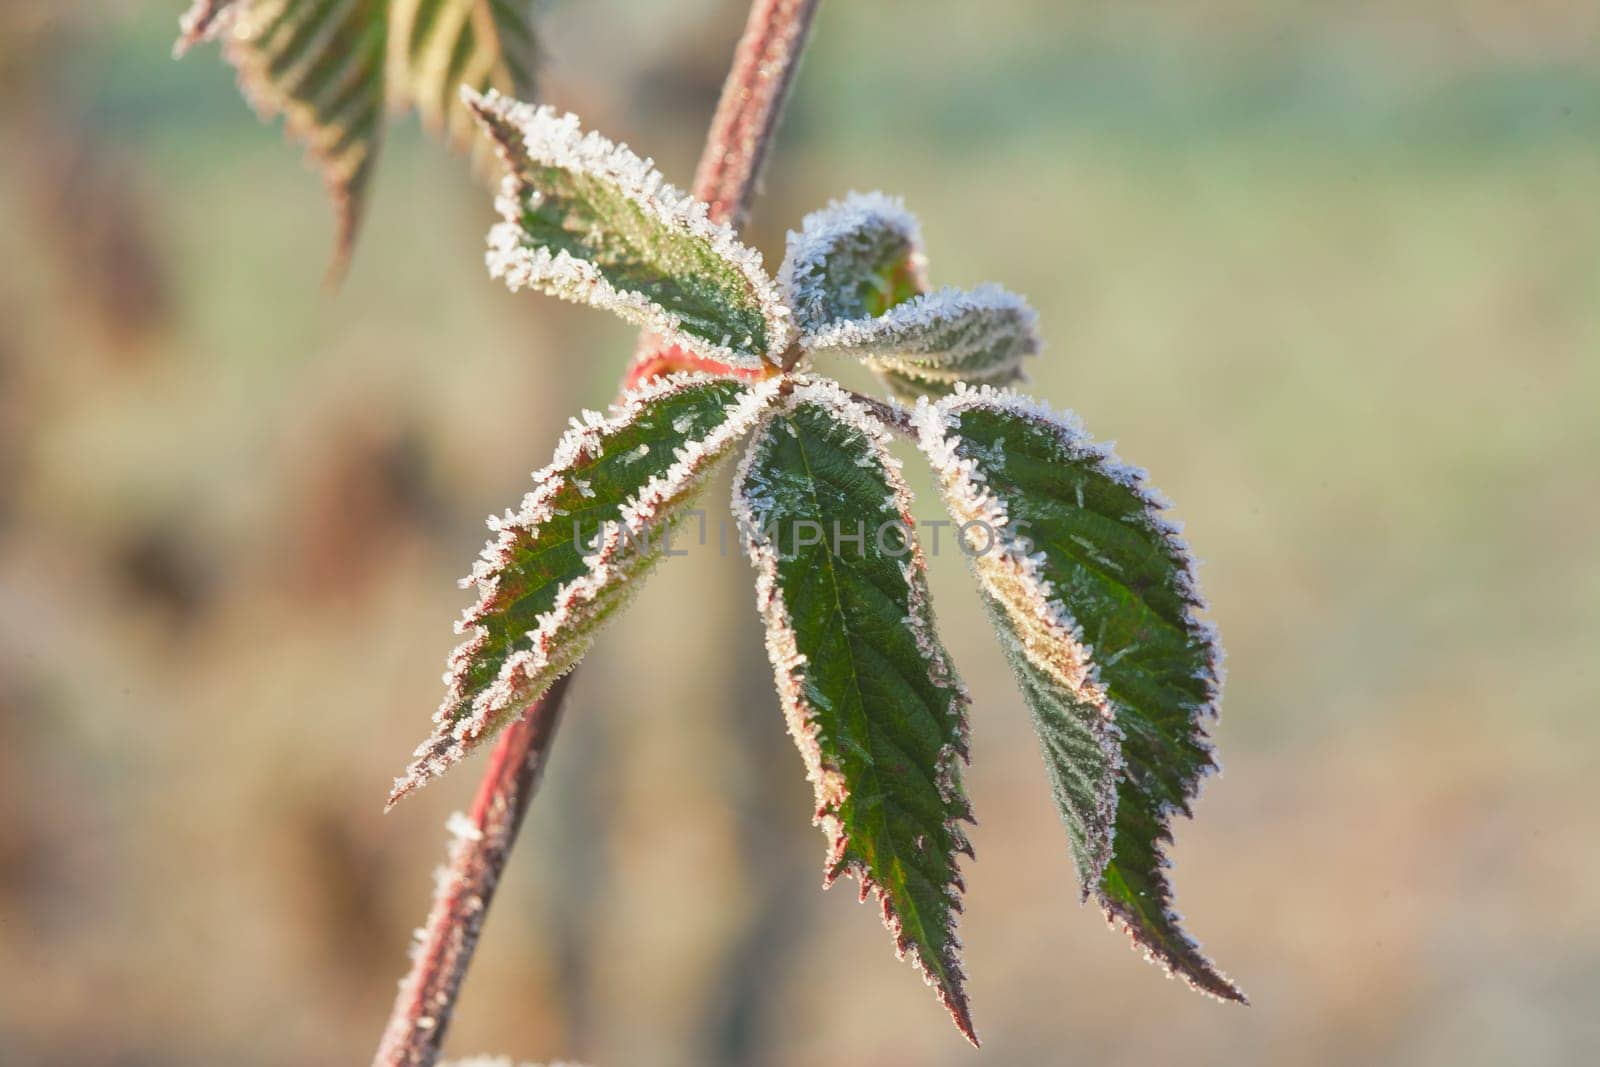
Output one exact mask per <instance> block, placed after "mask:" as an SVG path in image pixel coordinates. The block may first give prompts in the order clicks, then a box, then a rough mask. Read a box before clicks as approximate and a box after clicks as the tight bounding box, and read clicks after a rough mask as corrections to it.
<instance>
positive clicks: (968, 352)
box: [800, 285, 1039, 393]
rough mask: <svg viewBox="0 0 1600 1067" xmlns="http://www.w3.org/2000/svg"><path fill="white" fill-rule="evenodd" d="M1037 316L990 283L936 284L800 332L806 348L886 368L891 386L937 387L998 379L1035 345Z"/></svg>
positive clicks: (1018, 367)
mask: <svg viewBox="0 0 1600 1067" xmlns="http://www.w3.org/2000/svg"><path fill="white" fill-rule="evenodd" d="M1036 319H1037V316H1036V315H1035V314H1034V311H1033V309H1032V308H1031V307H1029V306H1028V302H1027V301H1026V300H1023V299H1022V298H1021V297H1020V296H1017V295H1015V294H1014V293H1008V292H1007V291H1006V290H1004V289H1002V288H1000V287H999V286H997V285H984V286H980V287H978V288H977V289H974V290H972V291H970V292H962V291H961V290H959V289H939V290H936V291H934V292H931V293H924V294H922V295H919V296H914V297H912V298H911V299H910V300H907V301H905V302H904V303H901V304H896V305H895V306H894V307H892V308H890V309H889V310H888V311H887V312H885V313H884V314H882V315H879V316H878V317H877V318H874V319H851V320H846V321H842V322H835V323H832V324H830V325H828V326H826V327H824V328H822V329H821V330H819V331H817V332H815V333H810V334H807V335H805V336H804V337H802V338H801V341H800V343H801V345H802V346H803V347H804V348H805V350H806V351H807V352H808V353H811V354H814V355H837V356H853V357H855V358H857V359H861V360H865V361H866V363H867V364H868V365H869V366H871V367H872V368H873V369H875V370H878V371H880V372H882V373H884V374H887V375H892V376H893V380H894V382H895V384H896V391H897V392H901V393H903V392H904V391H906V390H907V389H909V390H911V391H913V392H922V393H945V392H948V391H950V390H953V389H954V388H955V386H956V384H957V383H966V384H969V385H1003V384H1005V383H1007V382H1012V381H1016V380H1017V379H1018V378H1020V377H1021V376H1022V361H1023V360H1024V359H1026V358H1027V357H1028V356H1031V355H1033V354H1034V353H1036V352H1038V351H1039V336H1038V333H1037V332H1036V330H1035V328H1034V323H1035V320H1036Z"/></svg>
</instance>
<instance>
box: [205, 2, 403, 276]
mask: <svg viewBox="0 0 1600 1067" xmlns="http://www.w3.org/2000/svg"><path fill="white" fill-rule="evenodd" d="M207 6H208V5H207V3H206V0H200V3H199V4H198V5H197V10H196V11H194V12H191V13H190V17H191V18H193V19H194V20H195V22H194V23H193V26H194V27H197V28H190V26H191V24H189V23H186V31H185V38H183V39H180V42H179V45H180V47H182V46H183V45H184V41H185V40H188V39H190V38H191V37H193V36H195V35H196V34H205V33H215V32H216V31H217V30H218V29H219V28H221V27H222V26H223V25H224V24H225V23H226V22H227V21H228V19H229V18H231V21H232V24H231V26H228V27H227V28H228V33H227V34H226V35H225V37H224V44H223V55H224V56H226V57H227V59H228V61H229V62H230V63H232V64H233V66H234V67H235V68H237V69H238V71H239V87H240V89H241V90H242V91H243V92H244V95H245V97H246V99H248V100H249V101H250V103H251V105H252V106H253V107H254V108H255V109H256V112H257V113H258V114H259V115H260V116H261V117H262V118H263V119H270V118H273V117H275V116H277V115H282V116H283V121H284V129H285V130H286V131H287V132H288V134H289V136H290V137H292V138H294V139H295V140H297V141H300V142H301V143H302V144H304V145H305V147H306V154H307V156H308V157H309V158H310V159H311V160H312V162H313V163H314V164H315V165H316V167H317V169H318V170H319V171H321V173H322V177H323V181H324V182H325V183H326V185H327V187H328V193H329V195H330V196H331V197H332V199H333V204H334V213H335V215H336V216H337V217H338V224H339V233H338V239H337V241H336V244H335V250H334V262H333V267H332V272H333V273H335V274H337V273H339V272H340V271H341V270H342V269H343V267H344V265H345V264H346V262H347V261H348V259H349V255H350V250H351V248H352V246H353V245H354V243H355V238H356V231H357V229H358V228H359V227H360V224H361V216H362V212H363V210H364V208H365V206H366V190H367V185H368V182H369V181H370V180H371V177H372V169H373V165H374V163H375V162H376V160H377V156H378V147H379V142H380V141H381V139H382V134H383V109H384V99H385V97H384V63H385V50H386V47H387V46H386V41H387V34H388V22H387V4H386V3H385V0H236V2H234V3H233V4H231V5H229V6H228V7H227V8H226V10H225V11H220V12H219V11H218V10H204V9H205V8H207ZM210 6H211V7H213V8H215V7H216V5H210ZM219 14H221V15H222V16H223V18H220V19H219V18H218V15H219Z"/></svg>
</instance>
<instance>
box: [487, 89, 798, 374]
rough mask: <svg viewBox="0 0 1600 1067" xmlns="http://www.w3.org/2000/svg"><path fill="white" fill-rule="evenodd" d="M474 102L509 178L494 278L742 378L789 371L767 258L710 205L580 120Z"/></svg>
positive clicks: (494, 245)
mask: <svg viewBox="0 0 1600 1067" xmlns="http://www.w3.org/2000/svg"><path fill="white" fill-rule="evenodd" d="M465 98H466V100H467V102H468V104H469V106H470V107H471V108H472V110H473V111H474V112H475V113H476V114H477V116H478V118H479V120H480V121H481V122H482V124H483V127H484V130H485V131H486V132H487V134H488V135H489V137H490V138H491V139H492V140H493V142H494V144H495V147H496V148H497V150H498V151H499V153H500V155H501V158H502V159H504V160H505V163H506V166H507V168H508V169H509V171H510V173H509V174H508V176H507V178H506V181H505V185H504V188H503V190H502V193H501V196H500V198H499V200H498V202H497V206H498V208H499V210H500V213H501V215H502V217H503V218H504V219H505V221H504V222H502V223H500V224H499V225H497V226H495V227H494V229H492V230H491V231H490V233H489V248H490V251H489V255H488V263H489V270H490V273H491V274H493V275H494V276H495V277H497V278H503V279H504V280H505V282H506V284H507V285H508V286H510V287H511V288H512V289H514V290H515V289H522V288H526V287H532V288H535V289H539V290H541V291H543V292H546V293H549V294H551V295H553V296H557V297H560V298H561V299H563V300H571V301H575V302H577V303H584V304H591V305H594V306H595V307H601V308H605V309H607V310H609V311H612V312H614V313H615V314H617V315H619V316H620V317H622V318H623V319H625V320H627V321H628V322H631V323H633V324H634V325H636V326H641V327H644V328H645V329H649V330H652V331H654V332H656V333H657V334H660V335H662V336H663V337H664V338H665V339H666V340H667V341H669V342H671V343H676V344H681V345H682V346H683V347H685V348H687V349H689V350H691V351H694V352H696V353H698V354H700V355H703V356H708V357H710V358H712V359H715V360H717V361H719V362H722V363H725V364H728V365H729V366H734V367H761V366H763V363H764V361H765V362H768V363H773V364H776V363H778V362H780V357H781V356H782V354H783V352H784V350H785V349H786V348H787V347H788V345H789V342H790V339H791V336H792V333H793V330H792V327H791V324H790V321H789V309H788V308H787V307H786V306H785V305H784V303H783V301H782V300H781V299H780V298H779V295H778V290H777V286H776V285H775V284H774V283H773V282H772V280H771V279H770V278H768V277H767V275H766V272H765V270H764V269H763V268H762V265H761V257H760V256H759V255H758V254H756V252H754V251H753V250H751V249H749V248H747V247H745V246H744V245H743V244H741V243H740V242H739V240H738V238H737V237H736V236H735V235H734V232H733V230H732V229H730V228H729V227H728V226H726V225H724V224H722V223H718V222H713V221H712V220H711V218H710V217H709V215H708V214H707V208H706V205H705V204H704V203H702V202H701V201H699V200H696V199H694V198H693V197H691V196H688V195H687V194H685V193H682V192H680V191H678V190H677V189H675V188H673V187H672V186H671V185H668V184H667V183H666V181H665V180H664V179H663V178H662V177H661V174H660V173H659V172H658V171H656V170H655V169H654V168H653V167H652V166H651V164H650V162H649V161H648V160H643V159H640V158H639V157H638V156H636V155H634V154H633V153H632V152H631V151H629V150H628V148H627V147H626V146H625V145H615V144H612V143H611V142H610V141H608V140H606V139H605V138H603V137H601V136H600V135H598V134H595V133H588V134H585V133H584V132H583V131H582V130H581V129H580V128H579V125H578V119H577V117H576V116H573V115H561V114H559V113H557V112H556V111H554V110H553V109H551V108H548V107H540V108H535V107H532V106H530V105H527V104H522V103H518V102H516V101H514V100H509V99H507V98H505V97H502V96H500V95H498V94H496V93H489V94H487V95H484V96H478V95H476V94H471V93H469V94H467V95H466V97H465Z"/></svg>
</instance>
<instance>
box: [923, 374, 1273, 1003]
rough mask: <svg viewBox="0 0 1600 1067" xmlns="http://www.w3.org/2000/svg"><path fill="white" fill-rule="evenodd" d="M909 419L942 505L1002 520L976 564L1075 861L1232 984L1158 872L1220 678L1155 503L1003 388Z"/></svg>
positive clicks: (1086, 445) (1119, 915)
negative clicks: (1114, 752) (1112, 777)
mask: <svg viewBox="0 0 1600 1067" xmlns="http://www.w3.org/2000/svg"><path fill="white" fill-rule="evenodd" d="M915 420H916V423H917V425H918V430H919V435H920V444H921V447H922V449H923V451H924V452H925V453H927V455H928V457H929V458H930V460H931V461H932V462H933V465H934V467H935V469H936V471H937V473H938V475H939V480H940V484H941V489H942V491H943V494H944V497H945V500H946V503H947V504H948V505H949V507H950V510H951V513H952V514H953V515H954V516H955V517H956V519H957V521H959V522H963V523H967V522H974V521H978V522H982V523H983V524H984V526H983V527H981V528H980V527H973V528H972V530H971V531H970V533H969V537H971V538H974V539H976V538H978V537H979V536H984V535H986V534H987V533H988V532H991V531H992V532H994V533H995V534H996V543H995V544H994V545H993V546H989V550H988V551H985V552H982V553H981V554H979V555H977V556H976V557H975V558H974V569H975V570H976V571H977V573H978V576H979V578H980V580H981V583H982V585H983V587H984V593H985V596H986V598H987V599H988V600H989V601H990V603H991V605H992V607H993V610H994V612H995V614H996V616H997V618H998V620H999V622H1000V626H999V629H1000V631H1001V635H1002V638H1003V640H1004V642H1005V643H1006V644H1007V646H1008V651H1011V652H1012V658H1013V665H1014V666H1015V667H1016V669H1017V677H1018V682H1019V684H1020V685H1021V687H1022V689H1023V692H1024V694H1025V696H1026V697H1027V699H1028V702H1029V705H1030V706H1031V707H1032V708H1033V709H1034V713H1035V716H1036V720H1037V722H1038V725H1039V730H1040V740H1041V743H1042V744H1043V747H1044V749H1045V753H1046V759H1047V762H1048V763H1049V764H1050V767H1051V772H1052V777H1053V778H1054V779H1055V781H1056V786H1057V798H1058V800H1059V801H1060V802H1061V806H1062V814H1063V817H1064V818H1065V820H1066V822H1067V824H1068V829H1069V831H1071V832H1072V836H1073V844H1074V853H1075V855H1076V857H1077V859H1078V864H1079V868H1080V871H1082V872H1083V873H1084V874H1085V875H1086V876H1095V875H1097V881H1095V883H1094V884H1095V891H1096V894H1097V896H1098V898H1099V900H1100V903H1101V905H1102V907H1103V908H1104V909H1105V911H1106V914H1107V918H1108V919H1110V920H1112V921H1113V922H1114V923H1115V924H1117V925H1121V926H1122V927H1123V928H1124V929H1126V930H1127V932H1128V933H1129V934H1130V935H1131V936H1132V938H1133V940H1134V942H1135V943H1136V944H1137V945H1139V946H1140V947H1142V948H1144V949H1145V951H1146V952H1147V954H1148V955H1149V956H1151V957H1152V958H1154V959H1156V960H1158V961H1160V962H1161V963H1162V964H1163V965H1164V966H1165V967H1166V968H1167V969H1168V971H1169V973H1172V974H1176V975H1178V976H1181V977H1182V978H1184V979H1185V980H1186V981H1188V983H1189V984H1190V985H1191V986H1193V987H1194V988H1196V989H1198V990H1200V991H1202V992H1205V993H1209V994H1211V995H1213V996H1216V997H1219V998H1222V999H1226V1000H1239V1001H1242V1000H1243V999H1244V996H1243V994H1241V993H1240V992H1239V990H1238V989H1237V988H1236V987H1235V986H1234V985H1233V984H1232V983H1231V982H1230V981H1229V980H1228V979H1227V978H1226V977H1225V976H1224V975H1223V974H1222V973H1221V972H1220V971H1218V970H1217V969H1216V968H1215V967H1214V966H1213V965H1212V963H1211V962H1210V961H1209V960H1208V959H1206V957H1205V956H1204V955H1203V954H1202V953H1201V951H1200V949H1199V946H1198V945H1197V944H1196V943H1195V942H1194V941H1193V940H1192V939H1191V938H1190V937H1189V936H1188V935H1187V934H1186V933H1185V932H1184V931H1183V929H1182V927H1181V926H1180V925H1179V920H1178V916H1177V915H1176V914H1175V913H1174V912H1173V910H1172V890H1171V886H1170V885H1169V883H1168V881H1167V877H1166V873H1165V871H1166V868H1167V866H1168V861H1167V859H1166V857H1165V855H1164V851H1163V846H1164V845H1165V844H1166V843H1168V842H1170V841H1171V828H1170V820H1171V818H1172V816H1173V815H1174V814H1175V813H1179V812H1181V813H1183V814H1185V815H1188V814H1189V813H1190V808H1189V804H1190V801H1191V800H1192V799H1193V798H1194V796H1195V793H1196V791H1197V790H1198V787H1199V783H1200V780H1201V778H1202V777H1203V776H1204V775H1206V774H1207V773H1209V772H1210V771H1212V770H1214V769H1215V763H1214V762H1213V760H1212V755H1211V745H1210V742H1209V741H1208V740H1207V737H1206V729H1205V726H1206V722H1207V721H1208V720H1211V719H1214V718H1215V717H1216V714H1217V704H1218V699H1219V691H1220V684H1221V681H1220V679H1221V670H1220V660H1221V649H1220V647H1219V646H1218V643H1217V639H1216V634H1215V632H1214V631H1213V630H1212V629H1211V627H1210V626H1208V625H1206V624H1204V623H1202V622H1200V621H1199V620H1198V619H1197V618H1196V616H1195V612H1196V611H1197V610H1199V609H1201V608H1202V607H1203V604H1202V601H1201V598H1200V593H1199V588H1198V586H1197V584H1196V582H1195V576H1194V564H1193V561H1192V559H1191V557H1190V555H1189V551H1188V548H1187V546H1186V545H1185V544H1184V543H1183V541H1182V540H1181V539H1180V538H1179V536H1178V530H1177V528H1176V527H1175V526H1174V525H1173V524H1172V523H1170V522H1168V521H1167V520H1166V519H1164V518H1163V517H1162V516H1161V514H1160V513H1161V511H1162V509H1163V508H1165V507H1166V506H1167V504H1166V502H1165V501H1164V500H1163V499H1162V498H1161V497H1160V496H1159V495H1158V494H1157V493H1156V492H1155V491H1154V490H1153V489H1151V488H1150V487H1149V486H1148V485H1147V484H1146V483H1145V480H1144V473H1143V472H1142V471H1139V470H1136V469H1134V468H1131V467H1127V466H1124V465H1122V464H1120V463H1119V462H1118V461H1117V460H1116V458H1115V456H1114V455H1113V454H1112V453H1111V451H1110V449H1109V448H1107V447H1105V446H1101V445H1096V444H1094V443H1093V442H1092V441H1091V440H1090V439H1089V437H1088V436H1087V435H1086V434H1085V433H1084V432H1083V430H1082V428H1081V427H1080V426H1079V425H1078V423H1077V421H1076V419H1074V418H1071V417H1061V416H1057V415H1055V414H1054V413H1052V412H1050V411H1048V410H1046V409H1044V408H1042V407H1039V406H1037V405H1036V404H1034V403H1033V402H1032V401H1030V400H1028V399H1027V398H1024V397H1019V396H1017V395H1015V394H1012V393H1002V392H996V391H994V390H989V389H979V390H967V389H963V390H961V391H959V392H958V393H956V394H955V395H954V396H952V397H949V398H947V399H945V400H943V401H941V402H940V403H939V404H938V405H932V404H926V403H924V404H922V405H920V406H919V408H918V410H917V413H916V415H915ZM971 547H972V549H973V550H977V549H978V548H980V547H984V546H981V545H980V544H972V545H971ZM1108 710H1109V711H1110V712H1111V713H1112V714H1113V715H1114V717H1115V722H1116V726H1117V727H1118V728H1119V730H1120V733H1121V735H1122V741H1121V752H1122V762H1123V767H1122V769H1121V772H1120V774H1119V775H1118V777H1117V779H1116V781H1117V786H1116V798H1115V804H1114V811H1115V822H1114V829H1113V834H1112V838H1111V842H1110V854H1109V857H1107V856H1106V850H1105V844H1104V841H1103V839H1102V838H1100V837H1098V836H1097V835H1100V834H1103V833H1104V829H1105V820H1106V816H1108V815H1109V814H1110V813H1111V810H1112V809H1113V806H1112V805H1111V804H1110V803H1109V802H1108V798H1106V797H1104V796H1103V795H1100V793H1099V791H1101V790H1103V789H1104V787H1105V784H1106V781H1107V778H1106V774H1107V771H1108V770H1112V769H1114V767H1115V764H1114V763H1110V762H1108V761H1109V760H1110V755H1111V749H1110V748H1109V747H1108V746H1106V745H1104V744H1099V745H1096V744H1093V743H1091V741H1090V738H1091V736H1092V735H1093V734H1094V731H1095V730H1096V729H1098V728H1099V724H1101V723H1103V722H1104V718H1103V716H1104V715H1105V714H1106V712H1107V711H1108ZM1100 736H1101V738H1102V739H1103V738H1104V737H1105V736H1106V735H1105V734H1104V733H1103V732H1102V734H1101V735H1100ZM1097 868H1099V869H1098V871H1097Z"/></svg>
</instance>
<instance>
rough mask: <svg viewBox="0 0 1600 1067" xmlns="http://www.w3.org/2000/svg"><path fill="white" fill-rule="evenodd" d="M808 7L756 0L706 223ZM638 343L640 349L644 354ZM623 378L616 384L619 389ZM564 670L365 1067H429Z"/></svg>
mask: <svg viewBox="0 0 1600 1067" xmlns="http://www.w3.org/2000/svg"><path fill="white" fill-rule="evenodd" d="M817 3H818V0H755V2H754V3H753V4H752V5H751V8H750V16H749V19H748V20H747V21H746V23H745V29H744V36H743V37H742V38H741V39H740V41H739V46H738V50H737V52H736V53H735V55H734V60H733V66H732V69H730V70H729V72H728V79H727V81H726V82H725V83H724V84H723V88H722V98H721V101H720V102H719V103H718V105H717V113H716V116H715V117H714V118H713V119H712V123H711V131H710V133H709V134H708V135H707V138H706V146H705V151H704V152H703V153H702V155H701V157H700V166H699V169H698V170H697V171H696V173H695V182H694V193H695V195H696V196H698V197H699V198H701V199H702V200H704V201H706V202H707V203H708V204H709V205H710V206H711V217H712V218H714V219H718V220H720V221H725V222H727V223H729V224H730V225H732V226H734V227H738V226H739V224H740V223H742V222H743V221H744V216H745V214H746V212H747V211H748V209H749V206H750V201H751V199H752V197H753V196H754V193H755V187H756V182H757V180H758V179H759V177H760V174H761V167H762V164H763V163H764V162H765V160H766V156H767V152H768V150H769V148H770V147H771V143H772V139H773V134H774V133H775V132H776V130H777V126H778V120H779V118H780V116H781V114H782V111H783V105H784V101H785V100H786V99H787V97H788V94H789V89H790V86H791V85H792V84H793V80H794V72H795V68H796V67H797V66H798V62H799V59H800V53H801V52H802V50H803V49H804V47H805V41H806V36H807V34H808V33H809V32H810V28H811V21H812V18H813V16H814V15H815V14H816V9H817ZM655 347H656V346H655V344H654V343H652V341H651V339H650V338H649V337H645V338H642V339H641V343H640V352H641V353H643V354H645V355H646V356H648V355H649V354H650V353H652V352H653V351H654V349H655ZM633 377H634V375H632V374H630V375H628V376H627V377H626V378H625V379H624V384H627V383H628V382H629V381H630V380H631V379H632V378H633ZM570 680H571V675H570V674H569V675H568V676H567V677H566V678H563V679H562V680H561V681H559V682H557V683H556V684H555V685H554V686H552V687H551V689H550V691H549V692H548V693H546V694H545V695H544V697H542V698H541V699H540V700H538V701H536V702H535V703H534V704H533V705H532V706H531V707H529V708H528V710H527V711H526V712H524V713H523V715H522V717H521V718H520V719H518V721H517V722H515V723H513V724H512V725H511V726H510V727H508V728H507V729H506V730H505V732H504V733H503V734H501V736H500V739H499V741H498V742H496V744H495V747H494V751H493V753H492V754H491V755H490V757H489V765H488V768H487V769H486V770H485V771H484V777H483V781H482V783H481V784H480V785H479V786H478V794H477V797H476V799H475V800H474V802H473V806H472V811H471V814H470V815H468V816H467V817H466V822H465V823H464V824H460V825H457V826H455V827H454V831H455V835H456V836H455V841H454V842H453V843H452V846H451V849H450V856H449V861H448V866H447V867H446V868H444V869H443V870H441V871H440V874H439V885H438V890H437V893H436V895H435V898H434V906H433V910H432V911H431V912H430V913H429V915H428V918H427V921H426V925H425V926H424V928H423V929H422V931H421V932H420V935H421V936H420V937H419V939H418V942H417V944H416V946H415V949H414V952H413V955H412V966H411V971H410V972H409V973H408V974H407V975H406V977H405V978H404V979H403V980H402V981H401V983H400V992H399V995H398V996H397V997H396V998H395V1004H394V1009H393V1011H392V1012H391V1014H390V1017H389V1023H388V1026H387V1027H386V1028H385V1029H384V1033H383V1038H382V1040H381V1042H380V1044H379V1046H378V1051H377V1054H376V1055H375V1056H374V1057H373V1061H372V1062H373V1067H432V1064H434V1063H435V1062H437V1060H438V1058H439V1050H440V1047H441V1046H442V1044H443V1042H444V1034H445V1030H446V1028H447V1027H448V1026H449V1023H450V1017H451V1014H452V1012H453V1011H454V1008H455V1002H456V997H457V995H458V994H459V992H460V989H461V981H462V979H463V978H464V977H465V975H466V971H467V966H468V965H469V964H470V963H471V962H472V953H473V949H474V948H476V947H477V942H478V934H479V932H480V931H481V930H482V928H483V922H484V918H485V917H486V915H487V913H488V909H489V903H490V901H491V900H492V899H493V897H494V891H495V888H496V886H497V885H498V884H499V881H500V876H501V874H502V873H503V872H504V870H505V866H506V862H507V860H508V859H509V858H510V855H511V847H512V845H513V844H514V843H515V841H516V835H517V830H518V828H519V827H520V826H521V824H522V817H523V815H524V814H525V813H526V811H527V809H528V805H529V803H530V802H531V801H532V799H533V795H534V793H535V792H536V791H537V790H538V786H539V779H540V777H541V774H542V772H543V770H544V764H545V760H546V758H547V757H548V755H549V751H550V745H551V742H552V741H553V740H554V738H555V732H556V727H557V725H558V724H559V723H560V721H561V707H562V703H563V701H564V700H565V697H566V693H567V688H568V683H569V682H570Z"/></svg>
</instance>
